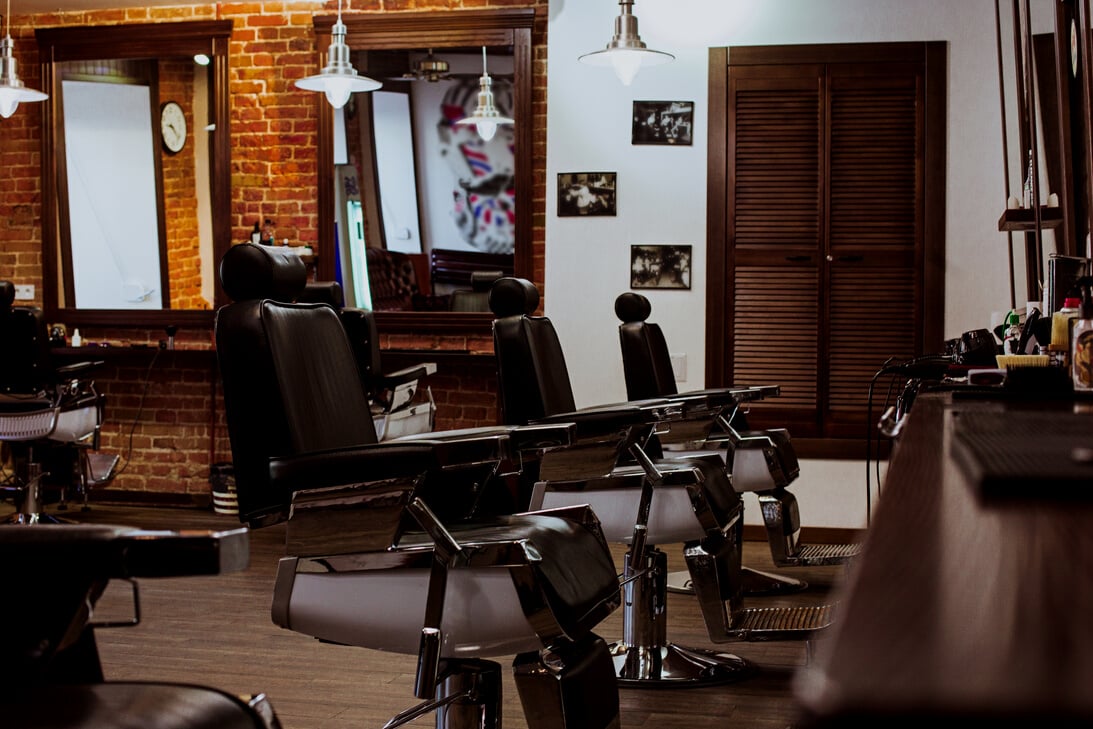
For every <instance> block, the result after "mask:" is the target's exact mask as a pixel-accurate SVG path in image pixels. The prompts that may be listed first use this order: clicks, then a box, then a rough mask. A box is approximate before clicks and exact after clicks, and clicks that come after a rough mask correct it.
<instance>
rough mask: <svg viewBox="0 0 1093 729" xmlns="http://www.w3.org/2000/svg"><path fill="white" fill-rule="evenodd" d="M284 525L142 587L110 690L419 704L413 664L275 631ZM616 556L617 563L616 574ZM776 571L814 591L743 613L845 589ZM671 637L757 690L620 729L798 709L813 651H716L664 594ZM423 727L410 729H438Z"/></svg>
mask: <svg viewBox="0 0 1093 729" xmlns="http://www.w3.org/2000/svg"><path fill="white" fill-rule="evenodd" d="M63 515H64V516H65V517H66V518H71V519H73V520H76V521H86V522H97V523H108V524H120V525H127V526H137V527H143V528H166V529H187V528H199V529H229V528H236V527H238V526H239V524H238V521H237V520H236V519H235V517H232V516H224V515H218V514H214V513H212V512H209V511H199V510H193V509H166V508H150V507H132V506H114V505H107V504H93V505H92V508H91V511H90V512H87V513H81V512H79V511H78V510H74V511H67V512H64V514H63ZM283 540H284V529H283V527H281V526H274V527H269V528H267V529H264V530H258V531H254V532H252V534H251V565H250V568H249V569H247V570H246V571H243V572H236V573H232V574H226V575H221V576H216V577H194V578H173V579H160V580H142V581H141V583H140V592H141V601H142V607H143V614H144V617H143V621H142V623H141V624H140V625H139V626H137V627H135V628H121V629H109V630H100V631H99V633H98V640H99V646H100V652H101V654H102V661H103V668H104V672H105V673H106V676H107V678H108V679H142V680H162V681H179V682H190V683H201V684H208V685H212V686H216V687H219V688H221V689H224V690H228V691H231V692H234V693H239V694H251V693H258V692H264V693H266V694H267V695H268V696H269V697H270V700H271V701H272V703H273V706H274V708H275V709H276V711H277V713H278V715H279V717H280V719H281V722H282V724H283V725H284V728H285V729H365V728H367V727H374V728H378V727H380V726H382V725H383V724H384V723H385V722H386V721H387V720H388V719H389V718H390V717H391V716H392V715H394V714H396V713H397V712H399V711H401V710H402V709H405V708H407V707H408V706H410V705H412V704H413V703H415V702H414V699H413V697H412V684H413V670H414V663H415V659H414V657H412V656H404V655H398V654H390V653H380V652H378V651H371V650H366V649H362V648H350V647H344V646H333V645H326V644H322V643H319V642H318V641H316V640H314V639H312V638H309V637H307V636H305V635H301V634H298V633H293V632H290V631H287V630H283V629H281V628H278V627H277V626H275V625H273V623H272V622H271V621H270V615H269V606H270V598H271V595H272V588H273V578H274V569H275V566H276V563H277V560H278V558H279V557H280V556H281V555H282V553H283ZM664 551H665V552H667V554H668V559H669V566H670V568H671V569H682V568H683V564H682V554H681V549H680V547H679V546H678V545H666V546H665V548H664ZM621 556H622V552H621V550H620V551H619V552H618V553H617V554H616V564H621ZM744 563H745V564H746V565H749V566H751V567H755V568H758V569H768V570H773V569H774V568H773V567H772V564H771V561H770V553H769V549H768V548H767V546H766V544H765V543H760V542H747V543H746V544H745V551H744ZM777 571H778V573H779V574H785V575H790V576H794V577H799V578H804V579H807V581H808V582H809V584H810V587H809V589H808V590H806V591H804V592H801V593H798V594H796V595H793V596H790V597H778V598H772V597H764V598H749V599H748V601H747V604H748V605H754V606H760V605H775V604H779V605H800V604H817V603H822V602H824V601H825V600H826V599H827V597H828V592H829V589H830V588H831V586H832V585H833V584H835V583H836V582H837V581H838V580H841V579H842V576H843V574H844V570H843V568H841V567H831V568H810V569H807V570H797V569H783V570H777ZM123 594H124V593H123V589H122V585H120V584H119V585H118V586H117V589H111V590H110V591H108V593H107V596H106V597H104V599H103V601H102V602H101V603H100V608H99V611H98V614H97V615H96V618H97V619H99V620H105V619H110V618H120V617H122V614H123V613H124V612H125V607H124V606H125V604H126V603H125V600H123V599H122V596H123ZM668 611H669V612H668V615H669V629H668V636H669V639H670V640H672V641H673V642H675V643H678V644H681V645H688V646H694V647H706V648H716V649H718V650H722V651H726V652H732V653H735V654H737V655H739V656H742V657H744V658H746V659H748V660H750V661H752V662H753V663H755V664H756V665H757V666H758V673H757V674H756V675H755V676H754V677H753V678H751V679H749V680H747V681H744V682H740V683H736V684H730V685H723V686H717V687H710V688H690V689H684V690H640V689H624V690H622V691H621V692H620V693H621V703H622V727H623V728H624V729H638V728H639V727H642V728H644V727H649V728H652V727H656V728H657V729H673V728H674V727H679V728H680V729H683V728H686V729H702V728H703V727H719V728H721V727H733V728H735V729H753V728H754V729H767V728H770V729H786V727H790V726H792V725H793V723H794V721H795V718H796V708H795V705H794V702H793V698H792V689H791V683H792V680H793V675H794V673H795V672H796V671H797V670H798V668H799V667H800V666H802V665H803V664H804V662H805V645H804V643H800V642H788V643H733V644H720V645H716V646H715V645H714V644H712V643H710V642H709V639H708V638H707V636H706V632H705V628H704V627H703V624H702V619H701V616H700V614H699V611H698V607H697V604H696V602H695V598H693V597H691V596H687V595H676V594H671V595H669V607H668ZM621 631H622V616H621V612H620V611H616V612H615V613H614V614H613V615H612V616H611V617H610V618H608V619H607V620H606V621H605V622H604V623H603V624H602V625H601V626H600V630H599V631H598V632H599V634H600V635H601V636H603V637H604V638H605V639H606V640H608V641H609V642H610V641H612V640H615V639H617V638H618V637H620V636H621ZM500 662H501V663H502V665H503V666H504V667H505V670H504V671H503V674H504V675H505V676H506V678H505V684H504V692H505V704H504V725H505V727H507V728H509V729H521V728H525V727H526V726H527V725H526V723H525V721H524V716H523V711H522V709H521V707H520V703H519V699H518V697H517V694H516V691H515V686H514V684H513V682H512V679H511V676H510V675H509V671H508V665H509V664H510V663H511V661H510V660H508V659H501V661H500ZM433 723H434V722H433V719H432V718H431V717H423V718H420V719H418V720H416V721H415V722H413V723H412V724H411V725H410V726H414V727H427V726H433Z"/></svg>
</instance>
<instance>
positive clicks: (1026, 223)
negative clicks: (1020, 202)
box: [998, 206, 1063, 233]
mask: <svg viewBox="0 0 1093 729" xmlns="http://www.w3.org/2000/svg"><path fill="white" fill-rule="evenodd" d="M1062 222H1063V209H1062V208H1058V207H1056V208H1049V207H1047V206H1042V207H1041V208H1040V229H1041V230H1051V229H1053V228H1058V227H1059V226H1060V225H1062ZM998 230H1000V231H1003V232H1005V231H1024V232H1028V233H1032V232H1035V231H1036V211H1035V210H1033V209H1032V208H1010V209H1007V210H1006V211H1005V212H1003V213H1002V217H1000V218H999V219H998Z"/></svg>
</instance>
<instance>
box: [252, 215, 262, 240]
mask: <svg viewBox="0 0 1093 729" xmlns="http://www.w3.org/2000/svg"><path fill="white" fill-rule="evenodd" d="M250 242H251V243H254V244H255V245H257V244H258V243H261V242H262V229H261V228H260V227H259V225H258V221H257V220H256V221H254V230H252V231H251V233H250Z"/></svg>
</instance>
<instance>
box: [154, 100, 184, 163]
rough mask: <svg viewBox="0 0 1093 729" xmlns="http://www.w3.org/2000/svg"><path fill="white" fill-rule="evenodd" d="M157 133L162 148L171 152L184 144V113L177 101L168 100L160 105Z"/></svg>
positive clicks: (178, 149) (176, 150) (174, 151)
mask: <svg viewBox="0 0 1093 729" xmlns="http://www.w3.org/2000/svg"><path fill="white" fill-rule="evenodd" d="M159 133H160V136H161V137H162V138H163V148H164V149H166V150H167V151H168V152H170V153H171V154H174V153H176V152H178V151H180V150H181V149H182V148H183V147H185V146H186V115H185V114H184V113H183V112H182V107H181V106H179V105H178V103H177V102H174V101H168V102H167V103H165V104H164V105H163V106H162V107H160V110H159Z"/></svg>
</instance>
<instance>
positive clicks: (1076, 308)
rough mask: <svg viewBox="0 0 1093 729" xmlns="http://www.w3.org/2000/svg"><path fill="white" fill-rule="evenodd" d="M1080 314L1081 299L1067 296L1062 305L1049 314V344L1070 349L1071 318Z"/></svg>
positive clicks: (1073, 318) (1075, 317)
mask: <svg viewBox="0 0 1093 729" xmlns="http://www.w3.org/2000/svg"><path fill="white" fill-rule="evenodd" d="M1081 314H1082V300H1081V299H1080V298H1078V297H1077V296H1068V297H1066V299H1064V300H1063V306H1062V308H1060V309H1059V310H1058V311H1057V312H1055V313H1054V314H1052V315H1051V346H1052V347H1055V348H1060V347H1065V348H1066V350H1067V351H1068V352H1069V351H1070V327H1071V326H1072V323H1073V320H1075V319H1077V318H1078V317H1080V316H1081Z"/></svg>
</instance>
